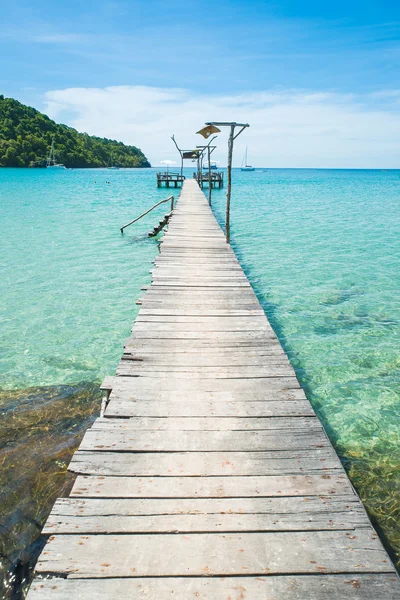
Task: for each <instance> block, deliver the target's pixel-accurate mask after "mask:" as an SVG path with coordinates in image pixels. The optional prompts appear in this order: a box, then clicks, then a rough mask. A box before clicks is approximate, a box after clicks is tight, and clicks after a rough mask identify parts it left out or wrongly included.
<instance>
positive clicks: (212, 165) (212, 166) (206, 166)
mask: <svg viewBox="0 0 400 600" xmlns="http://www.w3.org/2000/svg"><path fill="white" fill-rule="evenodd" d="M203 169H206V170H207V171H208V163H205V164H204V165H203ZM210 169H211V170H212V171H216V170H217V169H218V166H217V162H216V161H215V160H210Z"/></svg>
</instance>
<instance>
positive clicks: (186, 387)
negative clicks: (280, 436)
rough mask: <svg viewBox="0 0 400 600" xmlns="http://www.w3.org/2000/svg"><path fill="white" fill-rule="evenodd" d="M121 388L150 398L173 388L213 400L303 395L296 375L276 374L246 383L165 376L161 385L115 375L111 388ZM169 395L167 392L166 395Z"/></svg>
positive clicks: (150, 381)
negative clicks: (202, 394)
mask: <svg viewBox="0 0 400 600" xmlns="http://www.w3.org/2000/svg"><path fill="white" fill-rule="evenodd" d="M115 389H119V390H124V391H126V392H128V393H129V392H134V393H136V394H139V393H140V392H144V393H147V394H148V397H151V396H152V395H153V393H154V392H157V395H158V394H160V396H159V397H160V399H161V394H163V393H166V392H169V391H173V392H180V393H184V392H185V393H186V395H187V396H188V400H189V399H190V396H191V395H195V394H197V393H203V392H209V394H211V393H212V398H214V399H217V396H218V395H219V394H220V395H221V397H223V398H224V399H226V400H234V399H237V400H241V401H243V400H255V399H258V400H264V399H268V398H270V399H271V400H276V399H277V398H278V397H279V398H283V397H284V398H293V399H294V400H295V399H297V400H299V399H302V398H303V399H304V398H305V395H304V392H303V390H302V389H301V388H300V385H299V382H298V381H297V379H296V377H295V376H294V375H293V377H276V378H270V379H267V378H264V379H263V378H260V379H257V380H253V381H251V382H249V380H248V379H235V380H234V381H232V380H229V381H228V380H225V379H215V380H208V379H205V380H193V381H187V380H186V381H170V380H168V379H165V380H163V382H162V387H160V382H159V381H157V380H156V379H155V378H153V377H141V378H140V379H139V378H132V377H122V376H121V377H115V378H114V388H113V391H114V390H115ZM244 394H245V395H246V397H245V398H244ZM170 396H171V395H169V397H170ZM142 399H143V398H142Z"/></svg>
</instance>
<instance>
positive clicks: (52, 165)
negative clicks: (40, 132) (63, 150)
mask: <svg viewBox="0 0 400 600" xmlns="http://www.w3.org/2000/svg"><path fill="white" fill-rule="evenodd" d="M66 168H67V167H66V166H65V165H62V164H61V163H58V162H57V161H56V155H55V152H54V138H53V139H52V140H51V147H50V152H49V156H48V157H47V161H46V169H66Z"/></svg>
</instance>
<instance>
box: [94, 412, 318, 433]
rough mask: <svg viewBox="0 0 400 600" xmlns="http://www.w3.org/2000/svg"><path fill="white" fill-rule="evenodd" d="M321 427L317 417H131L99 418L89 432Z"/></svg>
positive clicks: (272, 429) (306, 428)
mask: <svg viewBox="0 0 400 600" xmlns="http://www.w3.org/2000/svg"><path fill="white" fill-rule="evenodd" d="M314 428H317V429H319V430H321V431H322V425H321V423H320V421H319V419H317V417H298V418H297V419H295V418H293V417H272V418H265V417H253V418H244V417H216V416H214V415H210V416H208V417H131V418H127V419H104V418H98V419H96V420H95V422H94V423H93V425H92V430H105V431H108V430H110V429H111V430H113V431H124V430H129V431H132V430H138V431H146V430H148V431H155V430H157V431H258V430H265V431H276V430H278V431H283V432H288V431H289V432H292V431H294V430H296V429H301V430H302V431H304V430H309V429H314Z"/></svg>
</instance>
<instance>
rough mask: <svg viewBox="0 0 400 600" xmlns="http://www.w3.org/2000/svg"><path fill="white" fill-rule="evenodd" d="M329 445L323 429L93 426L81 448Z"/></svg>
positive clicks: (171, 449) (127, 449) (241, 448)
mask: <svg viewBox="0 0 400 600" xmlns="http://www.w3.org/2000/svg"><path fill="white" fill-rule="evenodd" d="M327 445H329V442H328V440H327V438H326V436H325V433H324V432H323V430H322V429H321V430H319V429H315V430H313V431H311V432H310V431H309V430H308V429H303V430H302V429H294V430H293V431H290V432H287V431H286V430H282V431H277V432H274V431H263V430H261V431H198V432H197V433H196V435H195V436H194V435H192V432H190V431H180V432H179V436H178V435H176V433H175V432H174V431H132V430H131V429H129V428H126V429H123V430H121V429H118V428H116V427H114V426H113V427H111V428H110V427H107V426H106V427H104V429H101V430H97V429H89V431H88V432H87V433H86V435H85V437H84V438H83V440H82V442H81V445H80V446H79V448H80V450H97V451H100V452H104V451H106V450H114V451H115V450H118V451H119V452H133V451H134V452H149V451H151V450H152V451H154V452H181V451H185V452H202V451H203V452H215V451H235V450H236V451H241V452H248V451H254V450H259V451H265V450H287V449H293V450H298V449H299V450H304V449H309V448H323V447H325V446H327Z"/></svg>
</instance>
